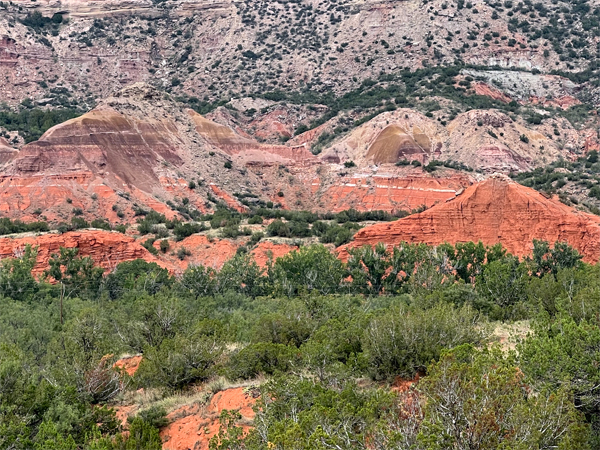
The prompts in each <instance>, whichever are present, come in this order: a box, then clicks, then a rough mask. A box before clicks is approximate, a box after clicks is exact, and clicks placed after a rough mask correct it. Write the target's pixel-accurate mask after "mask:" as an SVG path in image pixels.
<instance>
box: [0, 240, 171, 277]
mask: <svg viewBox="0 0 600 450" xmlns="http://www.w3.org/2000/svg"><path fill="white" fill-rule="evenodd" d="M27 245H31V246H32V247H34V248H35V247H37V252H38V253H37V260H36V265H35V267H34V269H33V273H34V274H36V275H40V274H42V273H43V272H44V270H46V269H47V268H48V267H49V266H48V261H49V260H50V258H51V257H52V255H53V254H59V253H60V248H61V247H64V248H76V249H77V250H78V256H81V257H86V256H89V257H91V258H92V259H93V260H94V262H95V263H96V265H98V266H100V267H102V268H104V269H105V270H106V271H110V270H112V269H114V268H115V267H116V266H117V264H119V263H122V262H125V261H133V260H135V259H140V258H141V259H144V260H146V261H148V262H156V263H158V264H159V265H161V266H163V267H169V266H168V264H165V263H163V262H161V261H159V260H158V259H156V258H155V257H154V256H152V254H150V252H148V250H146V249H145V248H144V247H142V246H141V245H140V244H139V243H138V242H136V240H135V239H134V238H132V237H130V236H125V235H123V234H121V233H117V232H110V231H102V230H81V231H71V232H68V233H64V234H58V233H48V234H43V235H38V236H34V235H31V236H19V237H3V238H0V260H2V259H5V258H13V257H18V256H20V255H21V254H22V252H23V250H24V249H25V247H26V246H27Z"/></svg>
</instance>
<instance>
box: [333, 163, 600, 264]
mask: <svg viewBox="0 0 600 450" xmlns="http://www.w3.org/2000/svg"><path fill="white" fill-rule="evenodd" d="M534 239H539V240H546V241H548V242H550V243H554V242H556V241H561V242H565V241H566V242H568V243H569V244H570V245H572V246H573V247H575V248H576V249H577V250H578V251H579V252H580V253H581V254H582V255H583V256H584V261H586V262H597V261H598V260H599V259H600V218H599V217H596V216H593V215H591V214H587V213H583V212H580V211H576V210H574V209H572V208H570V207H568V206H566V205H563V204H562V203H560V202H559V201H558V200H555V199H548V198H546V197H544V196H543V195H542V194H540V193H539V192H537V191H535V190H533V189H530V188H527V187H524V186H521V185H519V184H517V183H514V182H513V181H511V180H510V179H509V178H508V177H506V176H504V175H499V174H495V175H493V176H492V177H490V178H488V179H487V180H485V181H483V182H480V183H478V184H475V185H473V186H470V187H469V188H467V189H466V190H465V191H464V192H463V193H462V194H461V195H459V196H458V197H456V198H454V199H452V200H450V201H448V202H445V203H441V204H438V205H436V206H434V207H432V208H431V209H428V210H427V211H425V212H423V213H420V214H415V215H412V216H408V217H405V218H404V219H401V220H398V221H396V222H389V223H382V224H376V225H372V226H369V227H366V228H363V229H362V230H360V231H359V232H358V233H357V234H356V235H355V237H354V241H353V242H352V243H350V244H348V245H347V246H346V247H343V248H340V251H339V255H340V257H341V258H342V259H346V258H347V257H348V248H351V247H360V246H363V245H375V244H377V243H378V242H383V243H385V244H388V245H397V244H400V243H401V242H403V241H405V242H412V243H417V242H422V243H426V244H430V245H439V244H442V243H444V242H448V243H451V244H456V243H458V242H469V241H474V242H477V241H482V242H483V243H484V244H486V245H492V244H497V243H501V244H502V245H503V246H504V247H505V248H506V249H507V250H508V251H509V252H510V253H512V254H515V255H519V256H524V255H529V254H531V251H532V249H533V243H532V242H533V240H534Z"/></svg>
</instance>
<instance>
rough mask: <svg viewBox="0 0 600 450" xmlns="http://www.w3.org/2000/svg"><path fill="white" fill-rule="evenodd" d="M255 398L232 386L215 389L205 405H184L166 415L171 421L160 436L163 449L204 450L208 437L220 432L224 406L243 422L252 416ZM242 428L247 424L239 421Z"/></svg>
mask: <svg viewBox="0 0 600 450" xmlns="http://www.w3.org/2000/svg"><path fill="white" fill-rule="evenodd" d="M255 403H256V400H255V399H254V398H253V397H252V396H250V395H249V394H247V393H245V392H244V388H241V387H239V388H233V389H227V390H225V391H221V392H218V393H217V394H215V396H214V397H213V398H212V400H211V401H210V404H209V405H208V406H207V407H202V406H200V405H197V404H195V405H192V406H184V407H182V408H179V409H177V410H175V411H173V412H172V413H171V414H169V415H168V416H167V418H169V419H171V420H172V422H171V423H170V424H169V425H168V426H167V427H165V428H164V429H163V430H162V431H161V432H160V436H161V438H162V439H163V449H165V450H189V449H193V450H207V449H208V443H209V441H210V439H211V438H212V437H213V436H215V435H216V434H217V433H218V432H219V427H220V424H219V415H220V414H221V411H223V410H224V409H227V410H234V411H239V412H240V414H241V415H242V420H243V421H244V422H245V423H248V422H250V421H251V420H252V419H254V411H253V410H252V407H253V406H254V404H255ZM242 427H243V428H244V429H245V430H248V429H249V428H250V427H249V426H248V425H245V424H244V425H242Z"/></svg>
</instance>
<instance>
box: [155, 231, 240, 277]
mask: <svg viewBox="0 0 600 450" xmlns="http://www.w3.org/2000/svg"><path fill="white" fill-rule="evenodd" d="M156 245H158V244H156ZM180 248H185V249H187V250H189V251H190V252H191V255H190V256H187V257H186V258H185V259H184V260H180V259H179V258H177V257H176V256H175V255H176V254H177V250H179V249H180ZM237 248H238V245H237V244H235V243H234V242H231V241H230V240H227V239H209V238H208V237H206V236H204V235H201V234H194V235H192V236H189V237H187V238H185V239H184V240H182V241H181V242H173V243H171V248H170V250H169V252H168V253H166V254H162V255H161V256H160V258H161V259H162V260H164V261H166V262H167V263H168V264H170V265H173V266H175V267H178V269H179V271H183V270H185V269H186V268H187V267H188V265H190V264H191V265H202V266H206V267H212V268H213V269H220V268H221V267H223V264H225V262H227V260H229V259H231V258H233V256H234V255H235V252H236V251H237Z"/></svg>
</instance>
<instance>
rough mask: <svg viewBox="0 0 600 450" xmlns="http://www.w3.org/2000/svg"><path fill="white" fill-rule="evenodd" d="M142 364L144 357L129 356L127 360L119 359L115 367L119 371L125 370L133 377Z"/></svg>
mask: <svg viewBox="0 0 600 450" xmlns="http://www.w3.org/2000/svg"><path fill="white" fill-rule="evenodd" d="M141 362H142V355H135V356H127V357H125V358H121V359H119V360H118V361H115V363H114V364H113V367H115V368H117V369H119V370H124V371H125V372H126V373H127V375H129V376H130V377H132V376H133V375H135V373H136V372H137V370H138V368H139V367H140V363H141Z"/></svg>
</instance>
